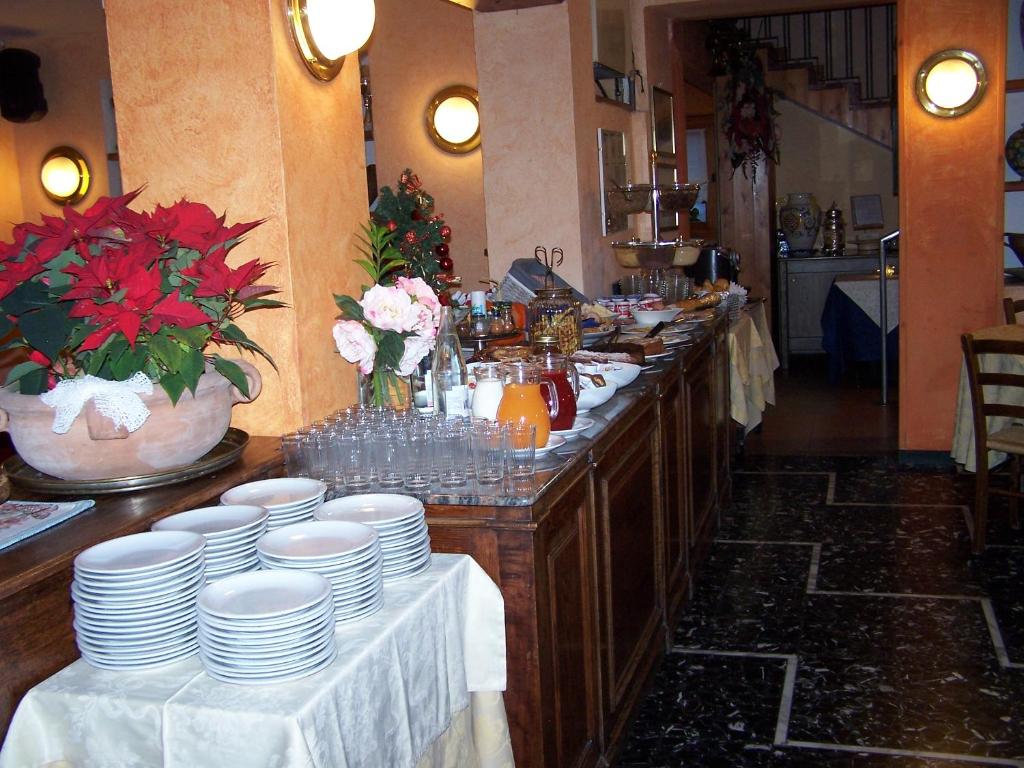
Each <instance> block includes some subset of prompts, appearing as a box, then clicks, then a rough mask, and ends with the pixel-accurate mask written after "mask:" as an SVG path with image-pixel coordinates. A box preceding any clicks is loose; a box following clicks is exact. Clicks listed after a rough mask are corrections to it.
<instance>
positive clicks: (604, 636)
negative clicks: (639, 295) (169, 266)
mask: <svg viewBox="0 0 1024 768" xmlns="http://www.w3.org/2000/svg"><path fill="white" fill-rule="evenodd" d="M726 331H727V318H726V316H725V314H724V313H720V314H719V315H718V316H717V317H716V319H715V321H714V322H713V323H712V324H711V325H710V326H709V327H708V329H707V331H706V332H705V333H704V334H703V335H702V337H701V338H700V340H699V341H698V342H697V343H696V344H694V345H693V346H691V347H689V348H687V349H686V350H684V351H683V352H680V353H679V354H677V355H675V356H674V357H672V358H671V359H669V360H667V361H664V362H663V363H662V364H660V365H658V366H657V367H656V369H655V370H653V371H651V372H649V373H648V374H645V375H643V376H641V377H640V378H639V379H638V380H637V381H636V382H635V383H634V384H632V385H631V386H630V387H628V388H626V389H624V390H623V391H622V392H621V393H619V394H618V395H617V396H616V397H615V398H613V399H612V401H610V402H609V403H608V404H606V405H605V406H602V407H601V408H599V409H597V410H596V411H594V412H593V413H591V414H589V415H590V416H591V417H593V418H594V419H595V421H596V422H597V423H598V425H600V426H599V427H595V428H593V429H592V430H590V432H591V433H592V434H593V437H590V438H588V437H585V436H584V437H581V438H580V439H578V440H577V441H574V443H570V444H569V446H573V445H574V446H576V447H577V450H576V452H575V453H573V454H571V455H566V456H563V457H560V458H558V460H557V461H555V460H553V459H548V460H546V461H545V463H544V466H547V467H550V468H549V469H544V470H542V471H540V472H539V473H538V481H537V482H538V485H537V488H536V489H535V493H534V495H532V496H530V497H525V498H519V499H515V498H509V497H502V496H495V497H491V498H483V497H445V496H429V497H427V522H428V524H429V526H430V536H431V541H432V547H433V549H434V550H435V551H437V552H456V553H465V554H469V555H472V556H473V557H474V558H475V559H476V560H477V562H479V563H480V565H481V566H482V567H483V568H484V569H485V570H486V571H487V573H488V574H489V575H490V576H491V578H492V579H494V581H495V583H497V584H498V586H499V587H500V589H501V592H502V595H503V597H504V600H505V614H506V640H507V646H508V689H507V692H506V694H505V706H506V710H507V712H508V718H509V726H510V729H511V734H512V745H513V751H514V754H515V757H516V762H517V764H518V765H521V766H526V767H528V768H569V766H594V765H598V764H602V763H604V762H610V761H612V760H614V757H615V755H616V754H617V752H618V750H619V749H620V748H621V746H622V741H623V736H624V734H625V732H626V729H627V727H628V725H629V722H630V719H631V717H632V715H633V713H634V711H635V708H636V704H637V702H638V700H639V698H640V696H641V695H642V693H643V689H644V685H645V682H646V680H647V677H648V675H649V673H650V671H651V669H652V667H653V665H654V664H655V662H656V661H657V660H658V658H659V657H660V655H661V654H663V653H664V652H665V647H666V641H667V639H668V637H669V632H670V628H671V627H672V626H673V625H674V624H675V621H676V619H677V618H678V616H679V614H680V612H681V611H682V610H684V606H685V602H686V599H687V596H688V594H689V591H690V588H691V583H692V581H693V579H694V577H695V573H696V571H697V568H698V565H699V562H700V560H701V558H702V557H703V555H704V553H705V552H706V549H707V546H708V544H709V542H710V539H711V536H712V535H713V533H714V529H715V526H716V523H717V512H718V510H719V508H720V506H721V504H722V503H724V501H725V499H726V498H727V496H728V494H729V481H728V478H729V473H728V470H729V467H728V463H729V443H728V441H729V433H730V420H729V366H728V347H727V340H726ZM569 446H567V448H568V447H569ZM280 470H281V456H280V451H279V441H278V440H277V439H276V438H253V439H252V440H251V441H250V443H249V445H248V447H247V448H246V449H245V451H244V453H243V455H242V458H241V459H240V460H239V462H237V463H236V464H234V465H233V466H231V467H229V468H226V469H224V470H222V471H220V472H218V473H216V474H214V475H211V476H208V477H206V478H201V479H198V480H194V481H191V482H188V483H184V484H182V485H178V486H172V487H168V488H163V489H157V490H152V491H144V492H139V493H132V494H127V495H123V496H106V497H98V498H97V504H96V506H95V507H94V508H93V509H90V510H88V511H86V512H84V513H82V514H81V515H80V516H78V517H76V518H74V519H73V520H71V521H69V522H67V523H65V524H62V525H59V526H56V527H54V528H52V529H50V530H47V531H44V532H43V533H41V534H39V535H37V536H35V537H33V538H31V539H29V540H27V541H24V542H21V543H19V544H16V545H14V546H12V547H11V548H9V549H7V550H4V551H2V552H0V642H2V643H3V646H2V647H3V649H4V653H3V655H2V657H0V674H2V675H3V679H4V681H5V684H4V689H3V694H2V697H0V736H2V734H3V733H6V729H7V724H8V722H9V721H10V718H11V716H12V715H13V712H14V709H15V707H16V706H17V703H18V700H19V699H20V698H21V696H22V695H23V694H24V692H25V691H26V690H28V688H30V687H31V686H32V685H34V684H35V683H37V682H39V681H40V680H42V679H45V678H46V677H48V676H49V675H51V674H53V673H54V672H56V671H57V670H59V669H61V668H62V667H64V666H65V665H67V664H69V663H70V662H71V661H73V660H74V659H75V658H77V656H78V652H77V649H76V648H75V644H74V636H73V632H72V628H71V601H70V597H69V585H70V581H71V575H72V563H73V560H74V557H75V556H76V555H77V554H78V553H79V552H80V551H82V550H83V549H85V548H87V547H89V546H92V545H93V544H96V543H99V542H100V541H104V540H107V539H110V538H113V537H116V536H123V535H127V534H130V533H136V532H139V531H144V530H148V528H149V527H150V525H151V524H152V523H153V522H154V521H155V520H158V519H160V518H162V517H166V516H167V515H171V514H174V513H176V512H179V511H182V510H185V509H190V508H193V507H198V506H205V505H208V504H215V503H217V499H218V497H219V495H220V494H221V493H222V492H223V491H224V490H226V489H227V488H230V487H232V486H234V485H237V484H239V483H243V482H247V481H250V480H253V479H257V478H260V477H268V476H273V475H276V474H279V473H280ZM16 495H17V497H19V498H24V497H25V494H22V493H18V492H17V491H16ZM467 502H471V503H467Z"/></svg>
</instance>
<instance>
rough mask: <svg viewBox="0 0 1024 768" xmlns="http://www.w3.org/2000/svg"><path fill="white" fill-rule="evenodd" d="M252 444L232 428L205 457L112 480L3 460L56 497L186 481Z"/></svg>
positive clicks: (14, 477) (16, 475) (22, 481)
mask: <svg viewBox="0 0 1024 768" xmlns="http://www.w3.org/2000/svg"><path fill="white" fill-rule="evenodd" d="M248 443H249V433H248V432H244V431H242V430H241V429H235V428H234V427H231V428H229V429H228V431H227V434H226V435H224V439H223V440H221V441H220V442H219V443H217V445H215V446H214V447H213V449H212V450H211V451H210V452H209V453H207V454H206V455H205V456H201V457H200V458H198V459H196V460H195V461H194V462H192V463H191V464H185V465H183V466H180V467H172V468H171V469H166V470H164V471H163V472H154V473H153V474H150V475H135V476H134V477H115V478H111V479H108V480H61V479H60V478H59V477H53V476H52V475H45V474H43V473H42V472H40V471H39V470H37V469H33V468H32V467H30V466H29V465H28V464H26V463H25V462H24V461H23V460H22V458H21V457H20V456H12V457H11V458H9V459H7V460H6V461H5V462H4V463H3V470H4V472H6V473H7V476H8V477H9V478H10V479H11V481H13V482H14V483H16V484H17V485H18V486H19V487H20V488H24V489H25V490H27V491H34V492H36V493H45V494H50V495H53V496H77V495H80V494H83V493H88V494H94V495H95V494H106V493H130V492H132V491H144V490H146V489H148V488H159V487H161V486H164V485H174V484H175V483H184V482H185V481H186V480H193V479H195V478H197V477H202V476H203V475H208V474H210V473H211V472H216V471H217V470H218V469H222V468H224V467H226V466H227V465H228V464H231V463H232V462H234V461H235V460H236V459H238V457H239V456H240V455H241V453H242V449H243V448H245V446H246V445H247V444H248Z"/></svg>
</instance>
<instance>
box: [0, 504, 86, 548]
mask: <svg viewBox="0 0 1024 768" xmlns="http://www.w3.org/2000/svg"><path fill="white" fill-rule="evenodd" d="M95 503H96V502H95V501H93V500H92V499H82V500H81V501H62V502H57V501H5V502H4V503H3V504H0V549H4V548H5V547H9V546H11V545H12V544H15V543H17V542H19V541H21V540H22V539H27V538H28V537H29V536H33V535H35V534H37V533H39V532H40V531H45V530H46V529H47V528H51V527H52V526H54V525H57V524H58V523H63V522H64V521H65V520H67V519H68V518H71V517H74V516H75V515H77V514H78V513H79V512H84V511H85V510H87V509H89V507H91V506H93V505H94V504H95Z"/></svg>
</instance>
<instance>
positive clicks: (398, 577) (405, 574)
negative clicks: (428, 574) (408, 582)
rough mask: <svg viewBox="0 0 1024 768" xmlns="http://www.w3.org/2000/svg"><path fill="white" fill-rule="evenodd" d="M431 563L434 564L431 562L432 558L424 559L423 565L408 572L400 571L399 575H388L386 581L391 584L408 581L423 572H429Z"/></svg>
mask: <svg viewBox="0 0 1024 768" xmlns="http://www.w3.org/2000/svg"><path fill="white" fill-rule="evenodd" d="M431 562H433V561H432V560H431V558H429V557H428V558H426V559H424V561H423V563H422V564H421V565H418V566H416V567H414V568H410V569H409V570H407V571H399V572H397V573H392V574H390V575H388V576H387V577H386V578H385V580H386V581H387V582H388V583H391V582H392V581H400V580H402V579H407V578H409V577H410V576H415V575H416V574H418V573H423V571H425V570H427V569H428V568H429V567H430V564H431Z"/></svg>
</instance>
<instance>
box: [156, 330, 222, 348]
mask: <svg viewBox="0 0 1024 768" xmlns="http://www.w3.org/2000/svg"><path fill="white" fill-rule="evenodd" d="M160 332H161V334H163V333H166V334H167V335H168V336H171V337H173V338H175V339H177V340H178V341H180V342H181V343H182V344H184V345H185V346H188V347H192V349H202V348H203V346H204V345H205V344H206V341H207V339H209V337H210V332H209V331H208V330H206V329H205V328H200V327H198V326H197V327H195V328H178V327H177V326H172V325H165V326H164V327H163V328H162V329H161V330H160Z"/></svg>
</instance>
